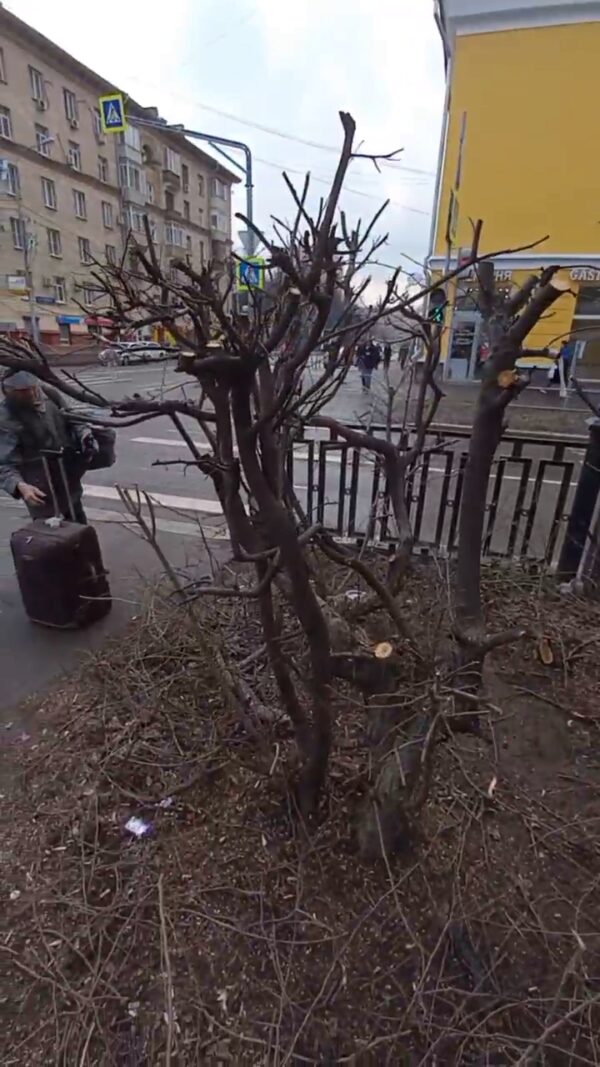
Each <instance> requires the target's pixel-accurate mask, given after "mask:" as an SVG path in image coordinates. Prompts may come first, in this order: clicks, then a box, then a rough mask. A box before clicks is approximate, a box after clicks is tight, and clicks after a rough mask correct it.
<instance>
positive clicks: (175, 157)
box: [163, 148, 181, 174]
mask: <svg viewBox="0 0 600 1067" xmlns="http://www.w3.org/2000/svg"><path fill="white" fill-rule="evenodd" d="M163 160H164V166H165V170H170V171H171V174H180V173H181V160H180V158H179V153H178V152H174V151H173V149H172V148H165V149H164V152H163Z"/></svg>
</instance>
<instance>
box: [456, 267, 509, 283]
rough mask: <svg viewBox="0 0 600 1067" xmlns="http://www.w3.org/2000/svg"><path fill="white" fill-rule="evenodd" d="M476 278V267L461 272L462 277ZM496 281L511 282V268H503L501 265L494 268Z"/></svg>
mask: <svg viewBox="0 0 600 1067" xmlns="http://www.w3.org/2000/svg"><path fill="white" fill-rule="evenodd" d="M465 278H467V279H470V278H475V267H469V269H468V270H466V271H464V272H463V273H462V274H461V279H465ZM494 281H496V282H510V281H512V271H511V270H501V269H500V268H499V267H497V268H495V269H494Z"/></svg>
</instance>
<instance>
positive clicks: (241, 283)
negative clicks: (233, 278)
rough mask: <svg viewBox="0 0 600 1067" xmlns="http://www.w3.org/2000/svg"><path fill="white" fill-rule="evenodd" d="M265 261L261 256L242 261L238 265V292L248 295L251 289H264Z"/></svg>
mask: <svg viewBox="0 0 600 1067" xmlns="http://www.w3.org/2000/svg"><path fill="white" fill-rule="evenodd" d="M264 287H265V261H264V259H261V257H260V256H251V257H250V258H249V259H241V260H240V262H239V263H238V265H237V291H238V293H247V292H248V290H249V289H264Z"/></svg>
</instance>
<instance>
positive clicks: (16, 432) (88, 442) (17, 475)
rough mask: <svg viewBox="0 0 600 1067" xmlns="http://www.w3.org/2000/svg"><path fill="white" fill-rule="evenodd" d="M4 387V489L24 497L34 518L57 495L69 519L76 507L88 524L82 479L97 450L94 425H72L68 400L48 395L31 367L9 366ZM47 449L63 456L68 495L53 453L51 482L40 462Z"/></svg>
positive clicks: (47, 511) (0, 464)
mask: <svg viewBox="0 0 600 1067" xmlns="http://www.w3.org/2000/svg"><path fill="white" fill-rule="evenodd" d="M2 392H3V393H4V400H3V401H2V403H0V489H3V490H4V491H5V492H6V493H9V494H10V495H11V496H13V497H15V499H16V500H22V501H23V503H24V504H25V505H26V507H27V510H28V511H29V514H30V515H31V518H32V519H48V518H50V517H51V516H53V515H54V504H53V496H54V497H56V500H57V503H58V510H59V511H60V513H61V515H63V517H64V518H65V519H68V518H70V517H71V506H72V511H73V515H74V517H75V521H76V522H80V523H84V524H85V523H86V522H87V519H86V517H85V512H84V510H83V505H82V503H81V498H82V495H83V489H82V485H81V478H82V476H83V474H84V473H85V471H86V470H87V468H88V467H89V465H90V463H91V462H92V460H93V459H94V457H95V456H96V455H97V453H98V442H97V441H96V438H95V437H94V433H93V431H92V428H91V427H90V426H88V425H86V424H85V423H77V424H74V425H69V422H68V420H67V415H66V412H67V410H68V407H67V404H66V402H64V405H63V404H62V403H59V402H57V401H56V400H54V399H52V398H51V397H50V396H46V394H45V393H44V392H43V390H42V388H41V386H40V384H39V381H38V379H37V378H36V377H35V375H34V374H29V373H28V372H27V371H22V370H20V371H9V372H8V374H6V375H5V376H4V378H3V379H2ZM46 452H48V453H50V454H51V453H60V454H61V455H62V456H63V459H64V473H65V476H66V481H67V486H68V496H67V493H66V490H65V486H64V485H63V480H62V477H61V473H60V470H59V467H58V462H57V458H56V457H53V456H52V455H50V456H49V457H48V470H49V472H50V479H51V482H52V485H48V482H47V479H46V474H45V470H44V464H43V462H42V455H43V454H44V453H46ZM52 490H54V493H53V492H52ZM68 497H70V501H69V499H68Z"/></svg>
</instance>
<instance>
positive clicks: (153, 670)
mask: <svg viewBox="0 0 600 1067" xmlns="http://www.w3.org/2000/svg"><path fill="white" fill-rule="evenodd" d="M438 579H439V575H438V573H437V572H436V571H435V569H434V568H423V569H422V570H421V571H420V572H419V574H418V576H417V577H416V578H415V580H414V581H412V582H411V584H410V592H409V593H407V597H406V599H405V602H404V604H403V607H404V609H405V611H406V612H411V614H412V615H413V616H414V626H415V628H416V629H417V631H418V632H419V633H420V639H421V641H422V647H425V645H426V642H427V641H428V640H431V639H432V636H433V635H435V634H437V639H438V641H439V635H440V627H441V629H442V630H443V628H444V626H445V625H446V623H445V617H444V607H443V605H444V588H443V585H442V586H440V583H439V580H438ZM486 595H487V599H488V602H489V604H490V615H491V621H492V623H493V624H494V625H495V626H497V627H498V628H504V627H505V626H507V625H512V624H513V623H519V625H522V624H523V623H526V624H527V625H529V626H530V627H531V628H532V629H533V630H534V631H535V633H536V634H537V638H536V639H535V640H532V641H527V642H524V643H523V644H521V645H519V646H511V647H510V648H505V649H502V650H500V651H499V652H497V653H495V654H494V656H493V658H492V659H491V661H490V669H489V673H488V677H487V692H486V701H485V702H484V704H483V708H482V715H481V723H482V725H481V730H480V733H479V734H478V735H473V734H449V735H448V736H447V738H446V739H445V740H444V741H443V742H442V743H441V744H440V745H439V746H438V748H437V751H436V759H435V762H434V773H433V779H432V782H431V788H430V793H429V798H428V801H427V804H426V806H425V809H424V813H423V819H422V832H421V840H420V842H419V843H418V846H417V847H415V848H414V849H413V850H412V851H411V852H407V853H406V854H404V855H403V856H401V857H397V858H395V859H393V860H391V859H390V860H388V861H386V862H381V863H378V864H375V865H373V866H367V865H365V864H363V863H361V862H360V860H359V859H358V856H357V852H356V846H355V839H354V822H355V816H356V812H357V811H358V809H359V807H360V805H361V804H364V802H365V798H367V797H368V795H369V789H370V777H369V752H370V750H369V744H368V714H369V713H368V711H367V710H366V709H365V706H364V705H363V704H362V702H361V700H360V699H358V698H357V697H356V694H353V693H352V692H351V691H350V690H347V691H340V692H339V693H338V694H337V696H336V701H337V707H336V713H337V731H336V741H335V749H334V754H333V758H332V762H331V770H330V775H329V785H328V790H327V795H326V798H325V800H324V803H323V807H322V812H321V817H320V821H319V825H317V826H315V827H312V828H311V830H310V832H307V831H305V830H304V829H303V828H302V827H301V826H300V825H299V823H298V821H297V819H296V817H295V814H294V811H293V805H292V802H291V799H290V795H289V792H288V787H287V782H288V780H289V776H290V774H291V771H292V770H293V765H294V758H295V757H294V747H293V744H292V742H291V737H290V733H289V730H288V728H287V725H286V723H285V722H282V721H279V720H278V719H277V715H276V712H277V706H276V704H277V702H276V699H275V694H274V691H273V688H272V685H271V681H270V678H269V675H268V673H267V671H266V669H265V666H264V662H263V660H262V659H261V654H260V634H259V629H258V625H257V621H256V618H255V616H254V613H253V610H252V608H251V607H249V606H246V604H244V605H243V606H242V605H240V604H235V605H233V604H232V603H229V604H228V605H227V607H226V608H223V607H222V606H218V605H208V604H207V606H206V607H205V606H204V605H203V606H202V612H201V614H199V615H198V620H199V628H198V629H196V628H194V626H192V625H191V623H190V622H189V620H186V618H185V617H182V614H181V613H180V612H176V611H174V610H173V608H172V607H169V606H168V605H167V604H161V603H159V602H158V601H157V602H155V603H153V604H152V605H151V606H150V607H149V609H148V612H147V615H146V618H145V620H144V625H143V626H141V625H140V624H139V623H138V624H134V625H132V626H131V627H130V629H129V631H128V633H127V635H126V637H125V638H121V639H120V640H119V642H118V643H117V642H115V643H114V644H113V645H111V646H110V647H109V648H108V649H107V650H106V651H105V653H104V654H103V655H102V657H101V658H99V659H98V660H97V661H96V662H95V663H94V665H93V666H91V667H90V668H89V669H87V670H86V671H84V672H83V673H81V674H80V675H79V676H78V677H76V678H74V679H73V680H72V681H71V683H70V684H69V685H68V686H66V687H64V688H63V689H61V691H60V692H55V693H54V694H52V695H51V696H50V697H48V699H47V700H45V701H44V702H43V703H42V705H41V706H40V708H39V710H38V713H37V716H36V724H35V728H34V730H33V733H32V736H31V737H30V738H26V739H22V740H21V741H20V742H19V743H15V744H14V745H13V746H12V747H11V749H10V759H11V762H12V765H13V770H14V772H15V774H16V778H15V780H14V782H13V786H12V789H11V790H10V791H9V790H7V791H6V795H5V797H4V799H3V802H2V803H3V814H4V816H5V817H4V819H3V825H2V842H1V849H2V858H3V868H4V871H3V875H4V877H3V894H4V901H3V908H2V918H1V920H0V923H1V933H0V967H1V968H2V981H1V983H0V988H1V993H0V996H1V998H2V1001H3V1020H4V1026H3V1028H2V1034H1V1036H0V1060H1V1062H2V1064H3V1065H5V1067H8V1065H12V1064H20V1065H21V1064H27V1065H28V1067H34V1065H37V1064H49V1063H56V1064H64V1065H68V1067H71V1065H75V1064H77V1065H82V1067H84V1065H91V1064H94V1065H96V1064H97V1065H102V1067H104V1065H109V1064H110V1065H112V1064H118V1065H127V1067H133V1065H136V1067H141V1065H148V1067H154V1065H158V1064H169V1063H171V1064H177V1065H190V1067H192V1065H196V1064H202V1063H210V1064H212V1063H215V1064H220V1063H222V1064H229V1063H232V1064H238V1063H239V1064H241V1063H248V1064H253V1065H254V1064H256V1065H259V1064H260V1065H263V1064H264V1065H267V1064H269V1065H271V1064H273V1065H284V1064H307V1063H308V1064H338V1063H339V1064H342V1063H347V1064H356V1065H363V1064H364V1065H370V1064H375V1065H378V1064H394V1065H397V1064H410V1065H415V1067H416V1065H419V1064H422V1065H425V1064H431V1065H433V1064H456V1065H459V1064H460V1065H473V1067H474V1065H476V1064H477V1065H479V1064H481V1065H483V1064H498V1065H500V1064H502V1065H504V1064H516V1063H519V1064H523V1065H524V1064H533V1063H534V1062H536V1061H537V1062H544V1063H546V1064H547V1065H553V1064H556V1065H563V1064H571V1063H573V1064H580V1063H596V1062H598V1059H599V1058H600V1047H599V1041H598V1037H597V1034H598V1032H599V1024H600V1013H599V1011H598V1006H599V1003H600V893H599V891H598V886H599V883H600V834H599V821H600V749H599V740H600V732H599V725H600V701H599V696H600V665H599V651H600V650H599V645H600V609H599V608H598V607H597V606H593V605H590V604H589V603H585V602H583V601H578V600H576V599H573V598H571V597H567V598H565V597H560V596H559V595H558V594H557V593H556V592H555V591H554V590H553V588H552V587H547V586H546V584H545V582H544V580H543V578H541V577H540V576H539V575H536V574H531V573H524V572H508V571H507V570H506V568H497V569H489V570H488V571H487V572H486ZM419 628H420V629H419ZM232 635H234V645H233V654H234V658H235V659H236V661H237V662H238V663H244V664H246V665H247V668H245V669H247V670H248V672H249V675H248V676H249V678H250V681H251V684H252V686H253V689H254V692H255V694H256V695H257V697H258V698H259V700H260V703H261V706H262V708H263V709H264V711H265V714H264V717H263V719H264V721H257V720H256V719H255V718H252V717H246V718H240V714H239V712H238V711H237V710H236V709H235V708H234V707H232V706H231V704H230V702H229V700H228V698H227V696H226V695H225V694H224V690H223V686H222V678H221V677H220V674H219V669H218V667H217V660H216V652H215V649H217V648H218V649H219V650H220V649H222V648H224V647H225V645H226V644H228V643H229V644H230V645H231V641H232ZM292 637H293V635H292ZM215 642H216V644H215ZM297 667H298V671H299V673H300V674H301V673H302V660H301V655H300V656H299V658H298V662H297ZM419 684H420V683H413V682H411V683H409V682H407V684H406V690H405V691H403V693H402V696H403V698H404V699H406V700H412V701H414V703H415V710H417V709H418V704H419V699H420V690H419ZM132 816H133V817H136V818H137V819H140V820H142V822H143V823H144V824H146V825H147V826H148V829H147V831H146V832H144V833H143V835H142V836H141V837H139V838H138V837H136V836H135V833H133V832H132V831H131V829H127V823H128V820H129V819H130V818H131V817H132ZM138 828H139V827H138Z"/></svg>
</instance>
